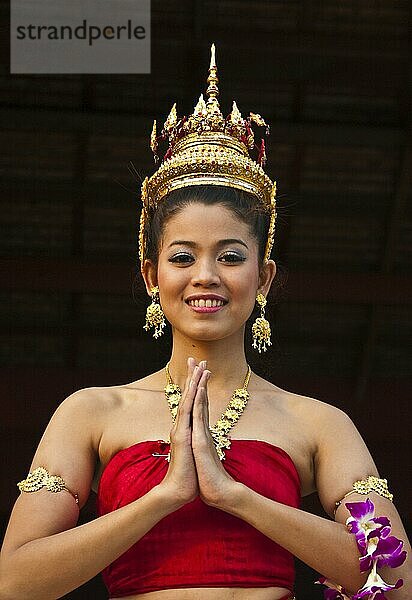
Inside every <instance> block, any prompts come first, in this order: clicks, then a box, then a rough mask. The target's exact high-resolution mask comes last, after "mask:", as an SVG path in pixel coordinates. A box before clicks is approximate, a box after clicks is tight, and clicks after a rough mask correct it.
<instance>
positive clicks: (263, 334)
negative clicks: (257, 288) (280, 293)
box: [252, 294, 272, 352]
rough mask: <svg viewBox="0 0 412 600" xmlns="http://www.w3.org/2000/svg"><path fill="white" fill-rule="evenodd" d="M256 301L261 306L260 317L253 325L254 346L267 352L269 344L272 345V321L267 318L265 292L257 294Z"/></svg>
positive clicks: (260, 350)
mask: <svg viewBox="0 0 412 600" xmlns="http://www.w3.org/2000/svg"><path fill="white" fill-rule="evenodd" d="M256 302H257V303H258V304H259V306H260V317H257V319H256V321H255V322H254V323H253V325H252V337H253V344H252V346H253V348H256V350H258V351H259V352H262V350H263V352H266V350H267V346H271V345H272V342H271V341H270V333H271V331H270V323H269V321H267V320H266V319H265V306H266V304H267V300H266V298H265V296H264V295H263V294H258V295H257V296H256Z"/></svg>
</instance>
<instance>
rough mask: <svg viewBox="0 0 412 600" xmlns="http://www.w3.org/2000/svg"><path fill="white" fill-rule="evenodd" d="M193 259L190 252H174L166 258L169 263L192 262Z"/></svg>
mask: <svg viewBox="0 0 412 600" xmlns="http://www.w3.org/2000/svg"><path fill="white" fill-rule="evenodd" d="M194 259H195V258H194V256H193V255H192V254H190V252H176V254H173V256H171V257H170V258H169V259H168V260H169V262H171V263H178V264H179V263H180V264H184V263H189V262H192V261H194Z"/></svg>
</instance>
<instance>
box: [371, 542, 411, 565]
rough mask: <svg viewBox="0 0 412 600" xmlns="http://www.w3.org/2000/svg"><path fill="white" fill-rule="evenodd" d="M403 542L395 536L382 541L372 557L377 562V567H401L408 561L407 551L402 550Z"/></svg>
mask: <svg viewBox="0 0 412 600" xmlns="http://www.w3.org/2000/svg"><path fill="white" fill-rule="evenodd" d="M402 548H403V542H402V541H401V540H399V539H398V538H397V537H395V536H394V535H391V536H388V537H386V538H383V539H380V540H379V542H378V544H377V547H376V550H375V551H374V552H373V554H372V556H373V558H374V559H375V560H377V567H378V568H380V567H384V566H386V565H388V566H389V567H392V568H395V567H399V565H401V564H402V563H403V562H405V559H406V551H405V550H402Z"/></svg>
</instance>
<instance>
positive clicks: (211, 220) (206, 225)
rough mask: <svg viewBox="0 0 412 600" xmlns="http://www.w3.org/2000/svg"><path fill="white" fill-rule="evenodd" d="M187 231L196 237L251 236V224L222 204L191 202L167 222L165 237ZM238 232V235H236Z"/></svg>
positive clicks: (186, 232)
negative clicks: (240, 234)
mask: <svg viewBox="0 0 412 600" xmlns="http://www.w3.org/2000/svg"><path fill="white" fill-rule="evenodd" d="M183 233H185V234H186V238H185V239H187V235H189V234H190V237H191V239H192V238H194V237H203V236H204V235H213V237H215V236H217V237H219V236H221V237H222V236H223V237H238V235H239V233H242V235H244V236H249V235H250V233H249V226H248V225H247V224H246V223H245V222H244V221H243V220H242V219H241V218H240V217H239V216H238V215H236V214H235V213H234V212H233V211H232V210H231V209H230V208H227V207H225V206H222V205H221V204H211V205H205V204H203V203H200V202H195V203H193V204H189V205H188V206H185V207H184V208H182V209H181V210H180V211H179V212H178V213H177V214H176V215H173V216H172V217H171V218H170V219H169V220H168V221H167V224H166V227H165V231H164V239H165V241H166V238H170V237H176V235H179V237H180V236H181V234H183ZM235 234H236V236H235Z"/></svg>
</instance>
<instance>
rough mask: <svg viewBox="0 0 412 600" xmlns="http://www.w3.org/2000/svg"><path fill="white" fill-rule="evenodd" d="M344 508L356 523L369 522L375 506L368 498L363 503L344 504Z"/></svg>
mask: <svg viewBox="0 0 412 600" xmlns="http://www.w3.org/2000/svg"><path fill="white" fill-rule="evenodd" d="M345 506H346V508H347V509H348V511H349V512H350V514H351V516H352V517H353V518H354V519H356V520H357V521H366V520H369V518H372V517H373V514H374V512H375V505H374V504H373V502H372V501H371V500H369V498H366V500H365V501H364V502H345Z"/></svg>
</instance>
